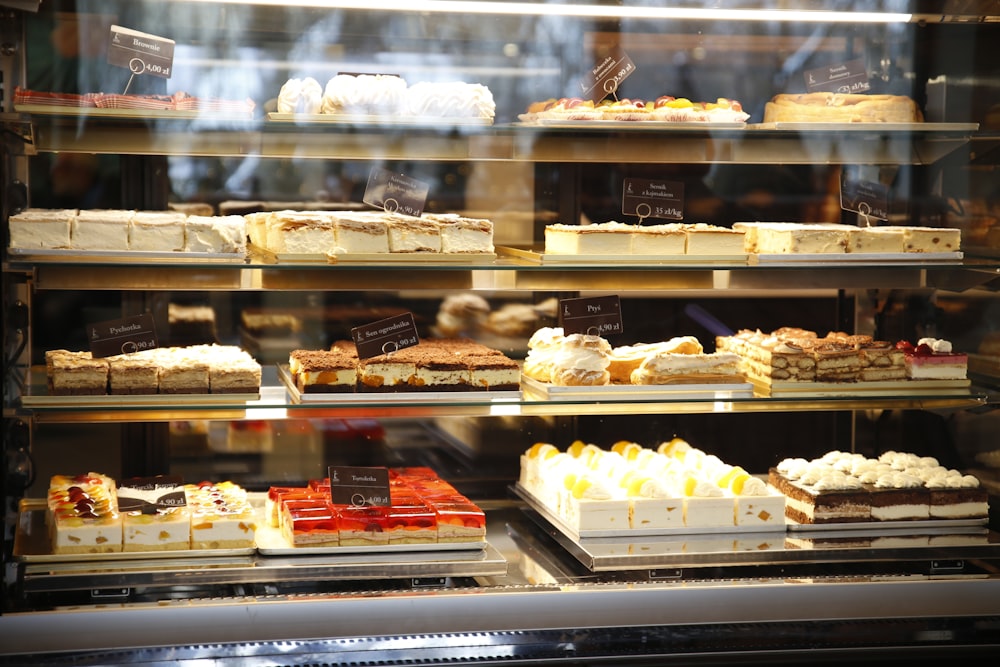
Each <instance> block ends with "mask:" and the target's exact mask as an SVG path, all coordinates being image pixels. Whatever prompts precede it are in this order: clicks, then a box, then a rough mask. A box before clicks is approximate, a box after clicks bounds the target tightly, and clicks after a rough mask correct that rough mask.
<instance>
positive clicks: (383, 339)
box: [351, 313, 420, 359]
mask: <svg viewBox="0 0 1000 667" xmlns="http://www.w3.org/2000/svg"><path fill="white" fill-rule="evenodd" d="M351 338H353V339H354V346H355V347H356V348H358V357H360V358H361V359H369V358H371V357H377V356H378V355H380V354H389V353H390V352H395V351H396V350H402V349H403V348H405V347H413V346H414V345H416V344H418V343H419V342H420V338H418V337H417V325H416V323H415V322H414V321H413V313H402V314H400V315H394V316H392V317H387V318H385V319H384V320H379V321H378V322H372V323H371V324H366V325H364V326H360V327H354V328H353V329H351Z"/></svg>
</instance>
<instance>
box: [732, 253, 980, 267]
mask: <svg viewBox="0 0 1000 667" xmlns="http://www.w3.org/2000/svg"><path fill="white" fill-rule="evenodd" d="M964 256H965V255H964V253H962V252H961V251H957V252H884V253H877V252H844V253H769V254H758V253H751V254H750V255H749V260H748V261H749V264H751V265H758V264H766V265H768V266H775V265H781V264H792V265H795V266H801V265H803V264H814V265H816V266H817V267H830V266H838V265H846V266H854V265H858V264H884V263H886V262H908V263H912V264H922V263H924V262H926V263H932V262H958V261H961V260H962V258H963V257H964Z"/></svg>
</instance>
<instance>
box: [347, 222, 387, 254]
mask: <svg viewBox="0 0 1000 667" xmlns="http://www.w3.org/2000/svg"><path fill="white" fill-rule="evenodd" d="M334 217H335V221H336V224H335V226H334V235H335V237H336V247H335V248H334V253H335V254H348V255H350V254H379V253H387V252H389V225H388V223H387V222H386V221H385V220H384V219H382V218H376V217H373V216H365V215H362V214H353V215H352V214H345V213H338V214H335V216H334Z"/></svg>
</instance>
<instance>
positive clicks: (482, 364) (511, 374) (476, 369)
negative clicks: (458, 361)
mask: <svg viewBox="0 0 1000 667" xmlns="http://www.w3.org/2000/svg"><path fill="white" fill-rule="evenodd" d="M463 361H464V363H465V364H466V365H467V366H468V369H469V388H470V389H474V390H486V391H517V390H519V389H520V388H521V367H520V366H519V365H518V363H517V362H516V361H514V360H513V359H510V358H509V357H507V356H505V355H502V354H473V355H470V356H468V357H466V358H464V360H463Z"/></svg>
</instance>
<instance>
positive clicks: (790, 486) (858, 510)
mask: <svg viewBox="0 0 1000 667" xmlns="http://www.w3.org/2000/svg"><path fill="white" fill-rule="evenodd" d="M768 483H769V484H770V485H771V486H773V487H774V488H776V489H777V490H778V491H780V492H781V493H783V494H784V495H785V499H786V500H785V516H786V517H788V518H789V519H791V520H792V521H794V522H796V523H803V524H820V523H860V522H865V521H869V520H870V519H871V510H872V508H871V501H870V499H869V496H870V494H869V493H868V491H867V490H865V489H863V488H854V489H823V488H817V487H816V486H814V485H807V484H801V483H799V482H796V481H792V480H790V479H788V478H787V477H785V476H784V475H782V474H781V473H780V472H778V470H777V469H775V468H772V469H771V470H770V472H769V474H768Z"/></svg>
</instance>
